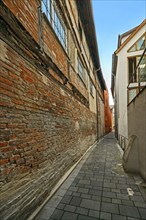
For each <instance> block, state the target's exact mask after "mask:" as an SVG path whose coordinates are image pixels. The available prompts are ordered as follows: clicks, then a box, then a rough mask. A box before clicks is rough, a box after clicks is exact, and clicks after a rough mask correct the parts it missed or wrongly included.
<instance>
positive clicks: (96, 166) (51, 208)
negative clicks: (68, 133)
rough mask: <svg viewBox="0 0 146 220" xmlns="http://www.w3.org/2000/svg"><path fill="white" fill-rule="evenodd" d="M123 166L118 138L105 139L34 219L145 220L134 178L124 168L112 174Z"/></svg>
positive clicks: (144, 210) (145, 207)
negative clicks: (130, 191) (129, 190)
mask: <svg viewBox="0 0 146 220" xmlns="http://www.w3.org/2000/svg"><path fill="white" fill-rule="evenodd" d="M106 137H107V136H106ZM121 163H122V158H121V156H120V153H119V150H118V148H117V146H116V141H115V139H108V138H104V139H103V141H101V142H100V143H98V144H97V147H95V148H94V149H93V151H91V153H89V156H88V157H86V159H84V160H81V162H80V163H79V165H78V166H77V167H78V169H77V167H76V168H75V170H74V171H73V172H72V173H71V175H70V176H69V178H68V179H67V180H66V181H65V182H64V184H63V185H62V186H61V188H60V189H59V190H58V191H57V193H56V194H55V196H53V197H52V199H51V200H50V201H49V202H48V203H47V204H46V205H45V208H44V209H43V210H42V211H41V212H40V213H39V215H38V216H37V218H35V220H48V219H49V220H51V219H52V220H56V219H60V220H98V219H101V220H104V219H107V220H110V219H112V220H144V219H146V217H145V216H146V203H145V202H144V200H143V197H142V195H141V192H140V190H139V187H138V186H137V185H136V184H135V180H134V178H133V176H132V175H129V174H126V173H124V170H122V167H121V169H120V172H118V170H116V171H115V172H112V170H113V168H114V167H116V166H117V164H121ZM81 164H82V165H81ZM113 171H114V170H113ZM127 188H132V190H133V191H134V196H129V195H128V193H127ZM121 203H122V204H121ZM40 214H41V215H40ZM52 214H54V217H53V216H51V215H52ZM60 216H61V217H60ZM50 217H51V218H50Z"/></svg>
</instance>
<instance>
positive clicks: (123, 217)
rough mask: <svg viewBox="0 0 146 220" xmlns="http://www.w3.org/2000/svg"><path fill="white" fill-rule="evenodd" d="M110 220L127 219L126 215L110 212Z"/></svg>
mask: <svg viewBox="0 0 146 220" xmlns="http://www.w3.org/2000/svg"><path fill="white" fill-rule="evenodd" d="M112 220H127V217H126V216H122V215H115V214H112ZM135 220H136V219H135Z"/></svg>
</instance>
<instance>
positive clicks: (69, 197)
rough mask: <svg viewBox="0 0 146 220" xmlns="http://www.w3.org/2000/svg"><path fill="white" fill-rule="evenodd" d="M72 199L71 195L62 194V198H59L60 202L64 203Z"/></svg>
mask: <svg viewBox="0 0 146 220" xmlns="http://www.w3.org/2000/svg"><path fill="white" fill-rule="evenodd" d="M71 199H72V196H66V195H65V196H64V197H63V199H62V200H61V203H66V204H69V203H70V201H71Z"/></svg>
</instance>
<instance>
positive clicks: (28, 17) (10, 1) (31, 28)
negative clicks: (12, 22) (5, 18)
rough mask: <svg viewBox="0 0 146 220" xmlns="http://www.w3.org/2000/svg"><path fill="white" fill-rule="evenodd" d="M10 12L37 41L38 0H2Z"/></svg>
mask: <svg viewBox="0 0 146 220" xmlns="http://www.w3.org/2000/svg"><path fill="white" fill-rule="evenodd" d="M3 2H4V3H5V4H6V5H7V7H8V8H9V9H10V10H11V12H12V13H13V14H14V15H15V16H16V18H17V19H18V20H19V21H20V22H21V23H22V25H23V26H24V27H25V29H26V30H27V31H28V32H29V33H30V35H31V36H32V37H33V38H34V39H35V40H36V41H37V42H38V41H39V39H38V7H39V6H40V2H41V1H39V0H27V1H25V0H24V1H22V0H3Z"/></svg>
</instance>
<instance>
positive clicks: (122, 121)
mask: <svg viewBox="0 0 146 220" xmlns="http://www.w3.org/2000/svg"><path fill="white" fill-rule="evenodd" d="M145 32H146V25H145V26H143V28H142V29H141V30H139V31H138V32H137V33H136V35H135V36H134V37H133V38H132V39H131V40H130V41H129V42H128V43H127V44H126V45H125V46H124V47H123V48H122V50H121V51H119V53H118V54H117V56H118V63H117V73H116V96H117V105H118V106H117V107H118V133H119V134H121V135H123V136H125V137H127V138H128V122H127V86H128V57H131V56H135V55H141V54H142V52H143V51H137V52H130V53H128V52H127V50H128V49H129V48H130V47H131V46H132V45H133V44H134V43H135V42H136V41H137V40H138V39H139V38H140V37H141V36H142V35H143V34H144V33H145Z"/></svg>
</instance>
